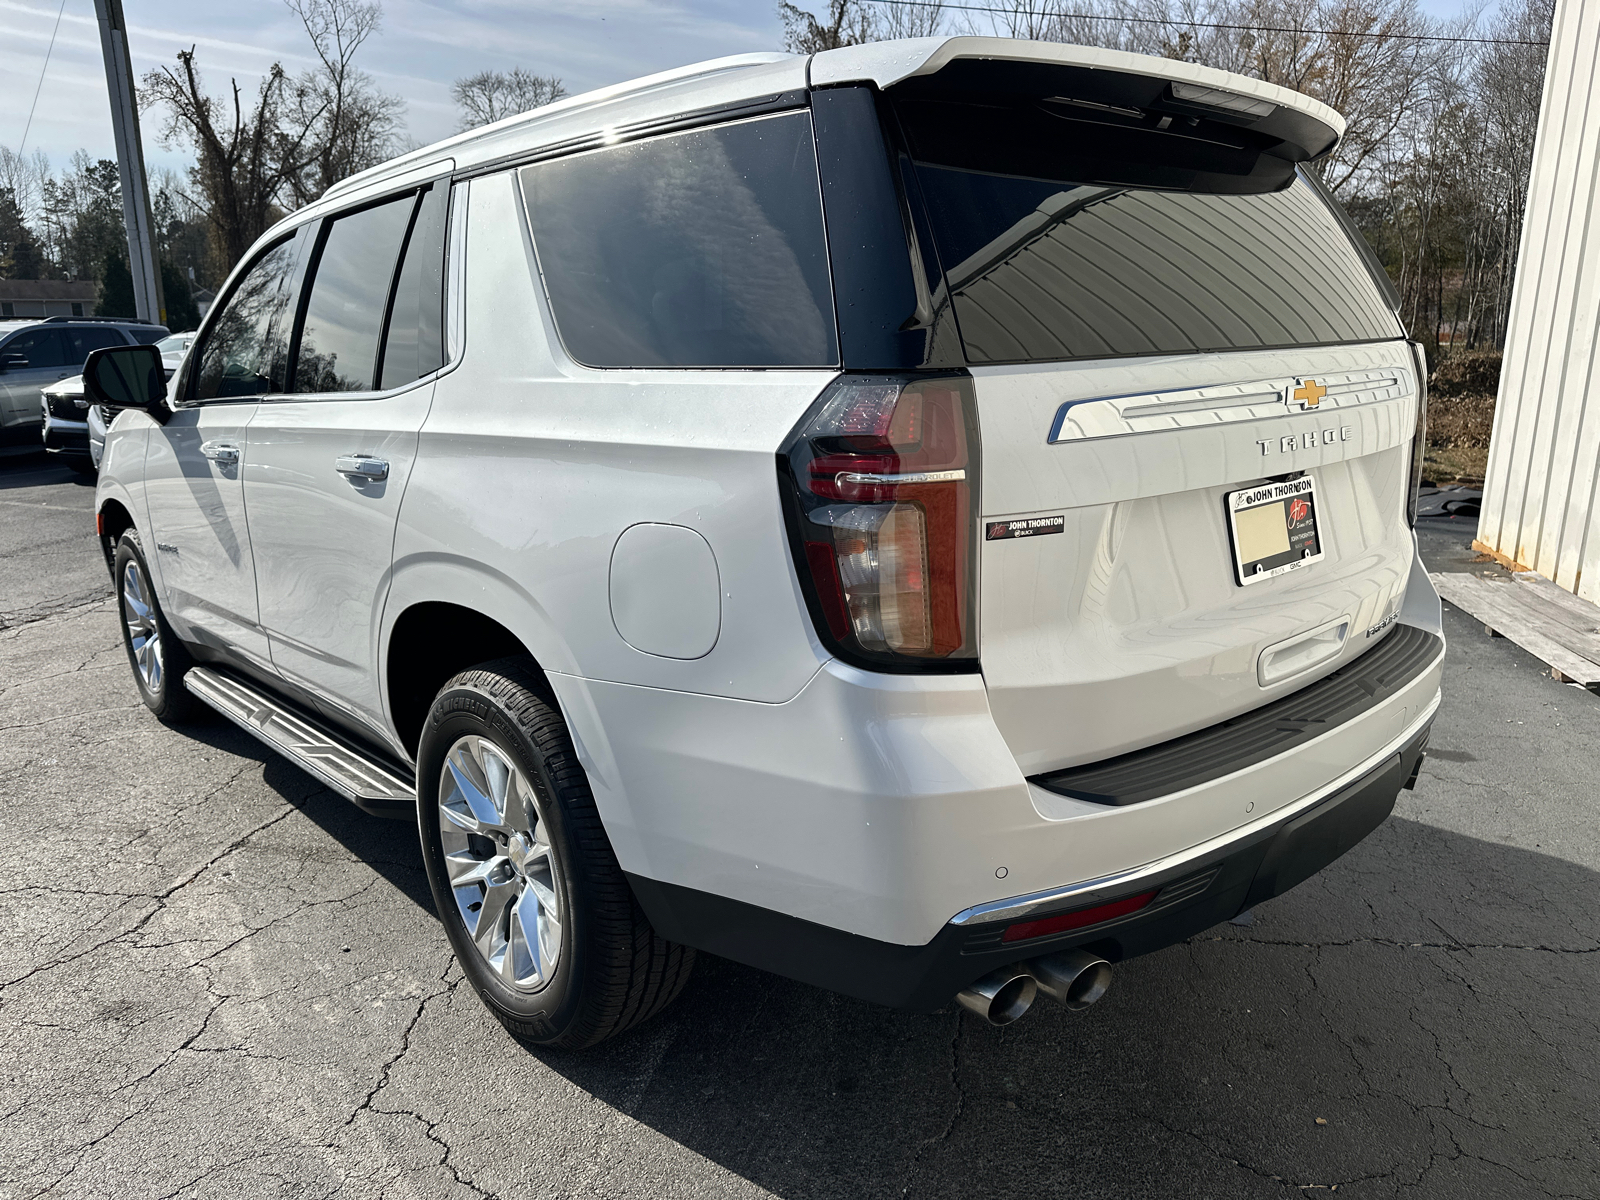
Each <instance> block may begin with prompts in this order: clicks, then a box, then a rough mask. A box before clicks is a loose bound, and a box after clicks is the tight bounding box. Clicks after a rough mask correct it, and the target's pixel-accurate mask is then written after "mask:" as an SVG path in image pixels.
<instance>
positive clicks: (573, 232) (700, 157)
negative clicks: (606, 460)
mask: <svg viewBox="0 0 1600 1200" xmlns="http://www.w3.org/2000/svg"><path fill="white" fill-rule="evenodd" d="M521 176H522V188H523V196H524V199H525V200H526V202H527V210H528V219H529V223H530V225H531V227H532V230H533V239H534V244H535V246H536V247H537V250H538V254H539V265H540V268H541V270H542V271H543V272H544V276H545V284H546V287H547V288H548V289H549V293H550V302H551V306H552V308H553V310H554V314H555V320H556V325H557V328H558V329H559V330H560V333H561V339H562V342H563V343H564V344H565V346H566V348H567V351H568V353H570V354H571V355H572V356H573V357H574V358H575V359H577V360H578V361H579V362H581V363H585V364H587V365H589V366H594V367H815V366H829V365H833V364H835V363H837V362H838V360H839V350H838V337H837V333H836V331H835V328H834V317H833V295H832V289H831V286H830V283H829V280H828V262H827V250H826V242H825V238H824V232H823V224H822V201H821V195H820V191H819V188H818V183H817V165H816V152H815V149H814V146H813V144H812V134H811V118H810V114H809V113H804V112H798V113H788V114H784V115H781V116H775V117H765V118H760V119H757V120H751V121H743V122H739V123H736V124H731V125H722V126H717V127H715V128H710V129H697V130H693V131H691V132H688V133H680V134H672V135H669V136H665V137H658V138H653V139H650V140H648V141H642V142H637V143H631V144H626V145H621V146H615V147H611V148H609V149H604V150H596V151H593V152H590V153H587V154H580V155H574V156H572V157H570V158H563V159H557V160H554V161H551V162H545V163H536V164H534V165H533V166H529V167H525V168H523V170H522V172H521Z"/></svg>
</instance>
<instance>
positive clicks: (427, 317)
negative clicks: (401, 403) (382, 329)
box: [378, 182, 450, 389]
mask: <svg viewBox="0 0 1600 1200" xmlns="http://www.w3.org/2000/svg"><path fill="white" fill-rule="evenodd" d="M449 204H450V186H449V184H448V183H447V182H446V183H439V184H435V185H434V186H433V187H432V188H430V189H428V190H427V191H426V192H423V193H422V204H421V206H420V207H419V208H418V209H417V216H416V219H415V220H414V221H413V222H412V224H411V234H410V236H409V237H408V238H407V239H406V248H405V260H404V262H403V263H402V264H401V266H400V279H399V281H398V282H397V283H396V284H395V289H394V308H393V311H392V312H391V313H390V316H389V329H388V332H387V333H386V334H385V335H384V339H383V356H382V360H381V361H380V363H379V366H378V372H379V379H378V387H379V388H380V389H387V388H393V387H400V386H402V385H403V384H407V383H410V382H411V381H412V380H413V379H421V378H422V377H423V376H424V375H428V374H431V373H432V372H434V371H437V370H438V369H439V368H440V367H442V366H443V365H444V340H443V333H444V329H443V323H444V231H445V214H446V210H447V209H448V207H449Z"/></svg>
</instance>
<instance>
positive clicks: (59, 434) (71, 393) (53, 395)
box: [40, 333, 196, 473]
mask: <svg viewBox="0 0 1600 1200" xmlns="http://www.w3.org/2000/svg"><path fill="white" fill-rule="evenodd" d="M195 336H196V335H195V334H194V333H174V334H170V335H168V336H167V337H164V338H162V339H161V340H160V341H159V342H156V343H154V345H155V348H156V349H157V350H158V351H160V352H161V362H162V365H163V367H165V369H166V372H167V378H169V379H170V378H171V377H172V375H173V374H174V372H176V371H177V369H178V365H179V364H180V363H181V362H182V361H183V356H184V355H185V354H187V353H188V352H189V347H190V346H192V345H194V339H195ZM40 397H41V400H42V404H41V407H42V408H43V412H44V440H45V449H46V450H48V451H49V452H50V453H52V454H59V455H61V456H62V457H64V458H67V459H68V460H69V461H70V462H72V464H73V465H74V466H75V467H78V468H79V469H81V470H84V471H85V472H86V473H87V472H89V471H91V470H92V471H98V470H99V469H100V456H101V455H102V454H103V453H105V442H106V425H107V421H106V413H105V412H104V411H103V410H102V409H101V408H99V406H97V405H91V404H90V403H89V401H88V398H87V397H85V395H84V392H83V376H82V375H72V376H69V377H68V378H66V379H62V380H60V381H59V382H57V383H53V384H50V385H49V386H47V387H45V388H44V389H43V390H42V391H41V393H40ZM85 453H87V455H88V458H87V460H85V458H84V455H85Z"/></svg>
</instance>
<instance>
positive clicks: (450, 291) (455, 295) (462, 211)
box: [441, 179, 521, 371]
mask: <svg viewBox="0 0 1600 1200" xmlns="http://www.w3.org/2000/svg"><path fill="white" fill-rule="evenodd" d="M471 199H472V180H471V179H460V180H456V181H455V182H454V183H452V184H451V185H450V211H449V214H448V216H447V225H446V227H445V235H444V364H443V367H442V368H441V369H442V370H446V371H448V370H449V369H450V368H451V367H452V366H454V365H455V364H456V363H457V362H459V361H460V360H461V356H462V354H463V353H464V352H465V351H466V348H467V211H468V209H469V208H470V206H471ZM518 199H519V200H520V199H521V193H520V192H519V193H518Z"/></svg>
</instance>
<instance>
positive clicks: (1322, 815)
mask: <svg viewBox="0 0 1600 1200" xmlns="http://www.w3.org/2000/svg"><path fill="white" fill-rule="evenodd" d="M1437 707H1438V702H1437V699H1435V701H1434V703H1433V704H1430V705H1428V706H1427V707H1426V709H1425V711H1424V712H1423V714H1422V715H1421V716H1420V717H1418V718H1417V720H1416V721H1415V722H1414V723H1413V724H1412V726H1411V727H1410V728H1409V729H1408V730H1407V731H1406V732H1405V734H1404V735H1403V736H1402V737H1401V738H1400V739H1398V740H1397V742H1396V743H1394V744H1392V745H1390V746H1386V747H1384V748H1383V750H1381V751H1380V752H1379V753H1378V754H1377V755H1375V756H1373V759H1372V760H1369V761H1367V762H1365V763H1362V764H1361V765H1360V766H1359V767H1357V768H1356V769H1355V770H1354V771H1352V772H1351V773H1350V774H1349V775H1347V776H1346V777H1344V778H1342V779H1340V780H1338V781H1336V782H1335V783H1334V784H1333V785H1331V786H1329V787H1327V788H1325V789H1322V790H1320V791H1318V792H1317V793H1314V794H1312V795H1310V796H1307V797H1303V798H1302V799H1301V800H1299V801H1297V802H1296V803H1294V804H1292V805H1288V806H1285V807H1284V808H1281V809H1279V810H1277V811H1276V812H1274V813H1272V814H1271V815H1270V816H1268V817H1266V818H1264V819H1262V820H1261V821H1258V822H1256V823H1254V824H1251V825H1247V826H1245V827H1244V828H1242V829H1238V830H1234V831H1232V832H1231V833H1229V834H1227V835H1224V836H1222V837H1219V838H1216V839H1214V840H1212V841H1211V842H1208V843H1204V844H1202V845H1200V846H1197V847H1194V848H1192V849H1191V850H1189V851H1186V852H1184V853H1182V854H1177V855H1171V856H1168V857H1167V858H1165V859H1160V860H1157V861H1154V862H1151V863H1148V864H1145V865H1144V866H1142V867H1140V868H1137V869H1134V870H1130V871H1124V872H1120V873H1118V874H1117V875H1114V876H1109V877H1105V878H1101V879H1097V880H1090V881H1087V882H1085V883H1082V884H1078V885H1073V886H1071V887H1066V888H1061V889H1057V890H1055V891H1053V892H1048V893H1037V894H1032V895H1026V896H1018V897H1014V898H1011V899H1008V900H1003V901H996V902H992V903H989V904H984V905H978V906H975V907H973V908H971V909H967V910H965V911H963V912H961V913H959V914H957V915H956V917H955V918H953V919H952V920H951V921H950V922H949V923H948V924H947V925H945V927H944V928H943V929H942V930H940V932H939V933H938V935H937V936H935V937H934V938H933V940H931V941H930V942H928V943H926V944H925V945H920V946H903V945H897V944H895V943H892V942H885V941H879V940H876V939H873V938H868V937H862V936H860V935H857V934H852V933H848V932H845V931H844V930H840V929H835V928H831V927H829V926H826V925H820V924H816V923H814V922H811V921H805V920H801V919H799V918H797V917H793V916H789V915H787V914H785V913H780V912H775V911H773V910H771V909H766V908H761V907H758V906H756V905H753V904H747V903H744V902H742V901H738V900H733V899H729V898H728V897H725V896H717V895H713V894H711V893H709V892H703V891H699V890H696V889H693V888H689V887H684V886H681V885H676V884H670V883H662V882H659V881H656V880H652V879H647V878H644V877H642V876H639V875H634V874H630V875H629V882H630V883H631V884H632V885H633V889H634V893H635V895H636V896H637V897H638V899H639V903H640V905H641V906H642V907H643V908H644V910H645V912H646V914H647V915H648V916H649V918H650V921H651V923H652V924H653V925H654V926H655V928H656V929H657V931H658V932H660V933H661V934H662V935H663V936H664V937H667V938H669V939H671V940H673V941H676V942H681V943H683V944H685V945H690V946H694V947H696V948H697V949H702V950H706V951H708V952H709V953H712V954H717V955H720V956H722V957H724V958H731V959H733V960H735V961H737V962H742V963H746V964H748V965H750V966H754V967H759V968H761V969H763V970H768V971H772V972H775V973H776V974H780V975H785V976H788V977H790V978H792V979H798V980H800V981H802V982H804V983H809V984H813V985H815V986H818V987H823V988H827V989H829V990H830V991H836V992H841V993H843V994H845V995H850V996H856V997H858V998H860V999H863V1000H869V1001H872V1002H874V1003H878V1004H885V1005H889V1006H891V1007H896V1008H906V1009H911V1010H914V1011H930V1010H932V1009H935V1008H938V1007H940V1006H942V1005H943V1004H945V1003H947V1002H948V1001H949V999H950V998H951V997H952V996H953V995H954V994H955V993H956V992H957V991H959V990H960V989H961V988H963V987H965V986H966V985H967V984H969V983H971V982H972V981H973V980H975V979H977V978H979V977H980V976H982V975H985V974H987V973H988V972H989V971H992V970H994V969H996V968H998V967H1003V966H1006V965H1008V964H1011V963H1015V962H1019V961H1022V960H1025V959H1029V958H1034V957H1037V956H1039V955H1042V954H1049V953H1053V952H1055V951H1057V950H1063V949H1066V948H1069V947H1083V948H1085V949H1087V950H1090V951H1092V952H1094V953H1096V954H1099V955H1101V956H1102V957H1104V958H1106V959H1107V960H1109V961H1111V962H1117V961H1120V960H1122V959H1127V958H1132V957H1134V956H1136V955H1140V954H1148V953H1150V952H1151V951H1154V950H1159V949H1161V948H1163V947H1165V946H1170V945H1172V944H1174V943H1176V942H1181V941H1183V940H1184V939H1185V938H1188V937H1192V936H1193V935H1194V934H1197V933H1199V932H1201V931H1203V930H1206V929H1209V928H1211V927H1212V926H1214V925H1216V924H1218V923H1219V922H1222V921H1226V920H1228V919H1229V918H1230V917H1233V916H1235V915H1236V914H1238V913H1239V912H1241V911H1243V910H1244V909H1247V908H1250V907H1252V906H1254V905H1256V904H1259V903H1261V902H1262V901H1264V900H1268V899H1271V898H1272V897H1273V896H1277V895H1281V894H1282V893H1284V892H1286V891H1288V890H1289V889H1290V888H1292V887H1294V886H1295V885H1296V884H1297V883H1300V882H1302V881H1303V880H1305V879H1307V878H1309V877H1310V876H1312V875H1314V874H1315V873H1316V872H1318V871H1320V870H1321V869H1322V868H1323V867H1325V866H1327V865H1328V864H1329V863H1331V862H1333V861H1334V860H1335V859H1337V858H1338V857H1340V856H1341V855H1342V854H1344V853H1345V852H1346V851H1347V850H1349V849H1350V848H1351V847H1352V846H1354V845H1356V844H1357V843H1358V842H1360V841H1361V840H1362V839H1363V838H1365V837H1366V836H1367V835H1368V834H1369V833H1371V832H1372V831H1373V830H1374V829H1376V828H1377V826H1378V825H1380V824H1381V823H1382V822H1383V821H1384V820H1385V819H1386V818H1387V817H1388V815H1389V813H1390V812H1391V811H1392V810H1393V808H1394V803H1395V797H1396V796H1397V795H1398V794H1399V792H1400V789H1401V788H1402V787H1403V786H1405V785H1406V784H1407V783H1408V782H1409V781H1410V780H1412V779H1413V778H1414V777H1415V773H1416V770H1417V768H1418V767H1419V766H1420V764H1421V759H1422V756H1423V754H1424V751H1425V747H1426V744H1427V739H1428V730H1429V726H1430V725H1431V723H1432V720H1433V714H1434V713H1435V712H1436V711H1437ZM1145 895H1150V896H1151V898H1150V899H1149V900H1148V901H1147V902H1145V903H1144V904H1143V905H1142V906H1141V907H1139V908H1138V909H1137V911H1133V912H1129V913H1127V914H1126V915H1121V916H1115V917H1111V918H1110V919H1107V920H1102V921H1099V922H1097V923H1094V924H1089V925H1084V926H1082V927H1080V928H1075V929H1072V930H1070V931H1068V932H1063V933H1057V934H1049V935H1045V936H1039V937H1032V938H1027V939H1024V940H1017V941H1012V942H1006V941H1005V940H1004V937H1005V934H1006V930H1007V929H1008V928H1009V927H1010V926H1012V925H1013V924H1015V923H1016V922H1018V921H1022V920H1027V921H1037V920H1040V919H1042V918H1044V917H1048V916H1052V915H1058V914H1064V913H1070V912H1074V911H1079V910H1083V909H1089V908H1098V907H1100V906H1102V905H1108V904H1111V903H1113V902H1115V901H1118V900H1123V899H1128V898H1132V897H1139V896H1145Z"/></svg>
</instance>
